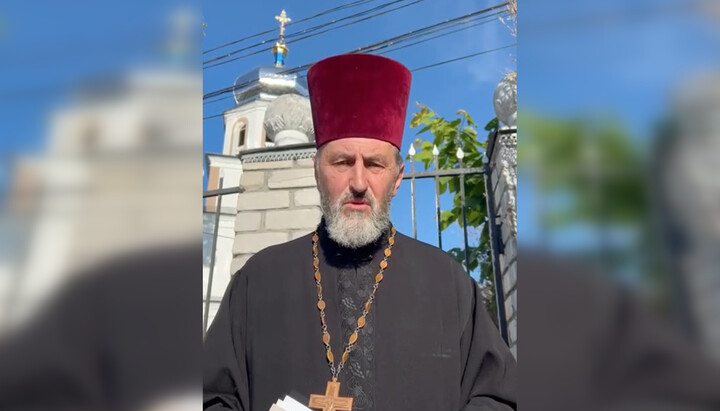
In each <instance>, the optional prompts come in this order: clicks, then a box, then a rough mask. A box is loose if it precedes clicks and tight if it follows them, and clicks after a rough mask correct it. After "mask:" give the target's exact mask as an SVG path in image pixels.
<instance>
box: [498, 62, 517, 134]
mask: <svg viewBox="0 0 720 411" xmlns="http://www.w3.org/2000/svg"><path fill="white" fill-rule="evenodd" d="M493 108H494V109H495V115H497V118H498V120H500V121H501V122H502V123H503V124H506V125H508V126H515V125H516V124H517V73H516V72H514V71H513V72H511V73H508V74H507V75H505V77H503V79H502V80H500V82H499V83H498V85H497V87H496V88H495V93H493Z"/></svg>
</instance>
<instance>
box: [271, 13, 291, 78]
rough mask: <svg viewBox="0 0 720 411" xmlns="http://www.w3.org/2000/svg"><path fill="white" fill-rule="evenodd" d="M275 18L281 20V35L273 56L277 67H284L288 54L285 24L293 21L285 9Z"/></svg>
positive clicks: (274, 47) (273, 49)
mask: <svg viewBox="0 0 720 411" xmlns="http://www.w3.org/2000/svg"><path fill="white" fill-rule="evenodd" d="M275 20H277V21H279V22H280V36H278V41H277V43H275V45H274V46H273V48H272V52H273V56H275V67H283V66H284V65H285V57H287V54H288V47H287V46H286V45H285V24H287V23H289V22H291V21H292V20H290V17H288V16H287V14H286V13H285V10H283V11H282V12H281V13H280V15H279V16H275Z"/></svg>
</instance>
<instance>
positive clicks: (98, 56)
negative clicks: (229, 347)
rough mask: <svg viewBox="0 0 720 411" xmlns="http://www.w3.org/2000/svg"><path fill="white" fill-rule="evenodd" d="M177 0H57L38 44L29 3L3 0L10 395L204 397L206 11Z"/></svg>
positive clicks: (4, 395)
mask: <svg viewBox="0 0 720 411" xmlns="http://www.w3.org/2000/svg"><path fill="white" fill-rule="evenodd" d="M180 6H182V5H178V4H167V2H162V5H158V4H155V5H152V6H150V5H140V4H134V5H133V4H124V5H123V6H122V7H121V6H117V5H116V6H113V7H112V8H111V9H109V10H106V11H105V12H101V11H100V10H94V5H93V4H90V3H89V2H86V4H82V3H79V4H75V5H71V6H70V5H69V6H68V7H65V6H64V5H60V4H58V5H56V6H55V7H50V9H53V8H54V9H55V10H50V9H46V10H44V12H45V13H49V14H53V16H52V17H53V20H51V21H50V22H43V18H44V16H45V15H44V14H43V16H42V17H41V16H38V19H39V21H41V22H42V23H41V24H40V25H41V26H42V25H44V27H35V26H33V30H37V31H42V32H44V36H43V37H44V40H45V41H44V42H43V43H41V44H42V47H40V46H39V44H38V47H37V48H33V47H29V46H27V45H25V43H24V39H25V38H26V37H27V38H31V37H32V36H33V34H32V33H35V31H31V33H30V34H28V32H27V31H25V30H21V28H29V27H31V26H32V23H33V21H31V20H29V19H28V13H30V15H31V16H32V15H33V14H32V13H31V12H32V10H28V9H29V8H30V7H25V8H21V7H20V6H18V5H8V7H7V10H5V9H0V13H2V14H3V21H5V22H6V24H5V25H4V27H5V29H4V30H3V33H2V36H3V37H2V38H0V44H1V45H2V50H3V52H6V51H10V52H13V51H16V50H17V51H18V53H17V54H13V55H8V58H7V59H6V60H5V61H7V62H8V63H9V64H8V65H6V66H3V67H2V70H3V73H4V76H3V77H4V78H6V79H7V78H9V77H12V78H13V81H12V82H7V83H5V82H4V83H2V87H3V88H4V90H2V92H0V98H2V100H0V104H2V106H3V107H2V109H3V111H4V114H3V123H4V127H3V131H1V132H0V133H2V134H3V135H2V140H3V146H2V151H3V154H4V156H3V159H4V160H5V161H4V162H3V164H2V167H3V173H2V184H1V185H0V187H1V188H2V193H3V194H2V197H1V198H2V203H1V204H0V225H1V226H0V236H1V237H2V240H0V409H161V408H160V407H162V406H168V404H175V405H173V406H172V409H183V408H182V407H181V406H179V405H177V404H180V403H181V404H185V406H186V407H187V404H190V405H195V406H196V407H195V408H197V406H198V405H199V392H198V391H197V390H193V389H198V388H199V386H200V385H199V384H200V376H199V363H197V362H193V360H194V359H195V358H196V357H195V354H198V355H199V352H200V349H201V334H200V333H199V330H200V324H201V312H200V310H199V309H196V308H195V307H198V306H199V301H200V294H201V282H200V275H199V272H200V271H199V269H200V264H201V259H202V250H201V246H202V244H201V230H202V228H201V206H202V204H201V201H200V198H199V196H198V193H199V192H200V190H201V187H202V176H201V172H200V167H199V164H200V163H199V159H200V158H201V157H200V155H201V153H202V151H201V150H202V148H201V144H202V123H201V117H202V105H201V102H202V98H201V97H202V76H201V73H200V70H199V68H198V67H197V65H196V64H194V63H193V59H194V55H196V54H199V51H198V48H197V43H199V39H200V36H201V32H200V29H199V28H200V25H201V23H200V18H199V15H200V13H199V12H197V11H191V10H189V9H188V8H187V7H180ZM105 13H109V14H105ZM126 15H129V16H138V17H133V18H132V19H125V17H123V16H126ZM13 18H16V19H13ZM33 18H34V17H33ZM83 25H85V27H86V28H85V29H84V30H88V29H87V27H94V26H98V25H99V26H100V27H102V30H100V29H97V28H96V29H94V30H93V29H90V32H88V31H83ZM138 27H146V28H147V27H150V28H151V29H149V30H148V31H145V32H138ZM129 31H132V32H134V35H133V36H132V37H126V36H124V35H125V34H126V33H128V32H129ZM139 34H142V35H139ZM73 39H74V40H73ZM138 39H140V41H138ZM53 41H55V43H53ZM57 51H61V52H60V53H57ZM31 54H32V56H31ZM28 56H30V57H28ZM37 62H41V63H42V64H37ZM48 80H50V81H51V82H52V83H53V84H54V86H55V87H53V88H48V87H47V81H48ZM37 89H40V90H44V92H43V93H40V94H37V93H35V92H34V91H35V90H37ZM28 119H32V120H31V121H28ZM23 122H24V123H23ZM38 123H42V125H41V126H38ZM34 130H38V132H37V133H34ZM38 134H40V135H38ZM26 139H27V140H34V142H33V143H28V144H23V140H26ZM18 147H20V148H18ZM28 147H30V148H28ZM196 270H197V271H196ZM196 278H197V280H196ZM166 409H167V408H166Z"/></svg>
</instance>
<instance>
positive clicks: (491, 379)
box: [460, 281, 517, 411]
mask: <svg viewBox="0 0 720 411" xmlns="http://www.w3.org/2000/svg"><path fill="white" fill-rule="evenodd" d="M472 282H473V284H472V287H473V288H472V290H473V291H472V304H471V305H470V306H471V312H470V315H469V318H468V320H467V323H466V325H465V328H464V331H463V334H462V337H461V341H460V347H461V350H462V351H461V352H462V359H463V361H464V362H463V364H464V370H463V376H462V381H461V387H460V389H461V395H462V397H461V400H462V403H463V404H465V406H464V407H463V408H462V409H463V410H464V411H474V410H477V411H480V410H514V409H516V408H517V405H516V403H517V394H516V361H515V357H513V355H512V353H511V352H510V350H509V349H508V347H507V345H506V344H505V341H503V339H502V337H500V333H499V331H498V329H497V328H496V327H495V325H494V324H493V323H492V321H491V320H490V316H489V315H488V313H487V311H486V310H485V305H484V303H483V299H482V296H481V293H480V287H479V286H478V285H477V284H475V283H474V281H472Z"/></svg>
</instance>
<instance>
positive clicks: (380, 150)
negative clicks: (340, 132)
mask: <svg viewBox="0 0 720 411" xmlns="http://www.w3.org/2000/svg"><path fill="white" fill-rule="evenodd" d="M394 147H395V146H393V145H392V144H390V143H388V142H387V141H382V140H377V139H374V138H363V137H348V138H341V139H339V140H333V141H330V142H328V143H326V144H325V146H324V147H323V151H324V152H325V153H327V155H357V154H362V155H363V156H365V157H367V156H377V155H383V156H392V154H393V148H394Z"/></svg>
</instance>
